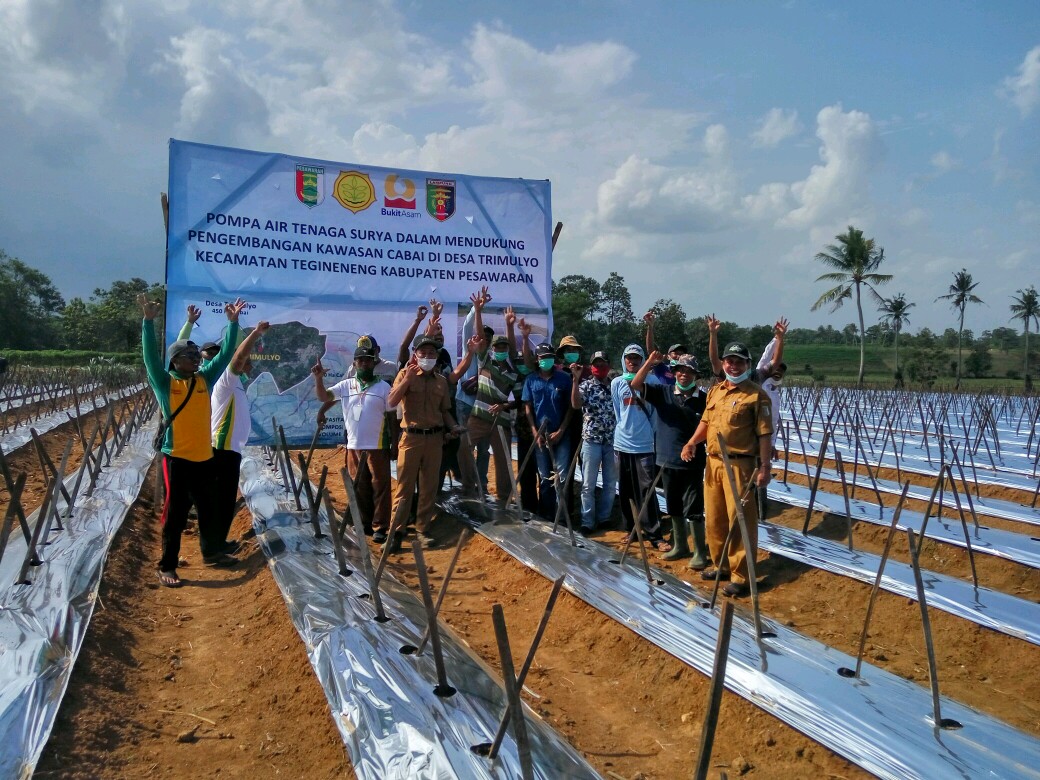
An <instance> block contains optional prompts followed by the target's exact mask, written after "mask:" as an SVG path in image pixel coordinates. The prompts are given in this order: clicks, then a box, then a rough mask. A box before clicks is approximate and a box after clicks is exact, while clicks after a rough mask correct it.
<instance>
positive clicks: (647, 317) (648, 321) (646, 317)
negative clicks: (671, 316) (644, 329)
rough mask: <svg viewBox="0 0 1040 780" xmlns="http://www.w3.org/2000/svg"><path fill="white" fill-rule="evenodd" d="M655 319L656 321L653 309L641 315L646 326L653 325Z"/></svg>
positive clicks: (655, 313)
mask: <svg viewBox="0 0 1040 780" xmlns="http://www.w3.org/2000/svg"><path fill="white" fill-rule="evenodd" d="M655 319H657V312H655V311H654V310H653V309H651V310H650V311H648V312H647V313H646V314H644V315H643V322H645V323H646V324H647V325H653V324H654V320H655Z"/></svg>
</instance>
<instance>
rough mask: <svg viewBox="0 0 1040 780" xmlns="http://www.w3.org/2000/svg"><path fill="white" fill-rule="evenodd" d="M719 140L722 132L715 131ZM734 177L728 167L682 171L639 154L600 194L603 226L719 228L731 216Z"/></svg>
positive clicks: (644, 229) (672, 229) (671, 229)
mask: <svg viewBox="0 0 1040 780" xmlns="http://www.w3.org/2000/svg"><path fill="white" fill-rule="evenodd" d="M712 135H713V137H714V138H715V141H716V142H718V140H719V139H718V137H717V134H712ZM733 186H734V182H733V181H732V176H731V175H730V173H729V171H728V170H726V169H722V170H719V171H706V170H693V169H688V170H678V169H675V168H669V167H667V166H663V165H656V164H654V163H651V162H650V161H649V160H647V159H645V158H641V157H637V156H635V155H633V156H631V157H629V158H628V159H627V160H625V162H624V163H622V164H621V166H620V167H619V168H618V169H617V170H616V171H615V172H614V175H613V176H612V177H611V178H609V179H607V180H606V181H604V182H603V183H602V184H601V185H600V187H599V191H598V193H597V197H596V204H597V209H598V216H599V219H600V221H601V222H602V223H603V224H604V225H608V226H611V227H613V228H615V229H616V228H618V227H626V228H630V229H632V230H635V231H637V232H645V233H684V232H702V231H708V232H710V231H713V230H717V229H719V228H721V227H724V226H725V225H727V224H729V223H730V222H731V221H732V215H731V212H732V209H733V206H734V203H735V196H734V192H733Z"/></svg>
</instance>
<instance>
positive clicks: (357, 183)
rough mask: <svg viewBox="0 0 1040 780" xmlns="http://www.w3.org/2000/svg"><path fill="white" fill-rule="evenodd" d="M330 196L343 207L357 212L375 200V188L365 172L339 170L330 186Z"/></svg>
mask: <svg viewBox="0 0 1040 780" xmlns="http://www.w3.org/2000/svg"><path fill="white" fill-rule="evenodd" d="M332 197H334V198H335V199H336V200H337V201H339V205H341V206H342V207H343V208H345V209H347V210H348V211H351V212H353V213H354V214H357V213H358V212H359V211H364V210H365V209H367V208H368V207H369V206H371V205H372V204H373V203H375V202H376V188H375V187H374V186H372V179H370V178H369V176H368V174H367V173H361V171H340V172H339V176H338V177H336V183H335V184H334V185H333V187H332Z"/></svg>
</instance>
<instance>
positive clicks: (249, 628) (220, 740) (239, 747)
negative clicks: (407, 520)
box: [33, 441, 1040, 780]
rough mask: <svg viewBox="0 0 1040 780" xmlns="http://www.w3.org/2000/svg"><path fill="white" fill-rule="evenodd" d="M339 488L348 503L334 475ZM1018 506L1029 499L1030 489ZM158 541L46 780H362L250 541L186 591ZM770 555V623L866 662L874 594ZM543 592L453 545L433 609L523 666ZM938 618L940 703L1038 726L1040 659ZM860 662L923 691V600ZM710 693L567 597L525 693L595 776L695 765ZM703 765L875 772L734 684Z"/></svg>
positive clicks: (136, 521) (440, 565)
mask: <svg viewBox="0 0 1040 780" xmlns="http://www.w3.org/2000/svg"><path fill="white" fill-rule="evenodd" d="M63 444H64V442H63V441H62V443H61V445H55V446H57V447H58V448H59V449H60V446H63ZM33 457H35V456H33ZM58 457H60V451H59V453H58ZM314 463H315V466H316V467H317V468H318V469H320V468H321V465H322V464H324V463H327V464H328V465H329V467H330V470H332V471H334V472H336V473H338V471H339V468H340V467H341V466H342V463H343V453H342V450H326V451H319V452H317V453H316V454H315V458H314ZM329 484H330V487H331V489H332V492H333V496H334V498H335V503H336V504H337V506H338V507H339V508H342V507H343V504H344V496H343V488H342V485H341V484H340V482H339V479H338V478H332V479H330V480H329ZM492 484H493V480H492ZM148 485H149V486H150V483H148ZM149 486H146V489H145V491H144V494H145V496H148V495H150V492H151V491H150V487H149ZM1002 497H1005V498H1009V497H1011V496H1006V495H1005V496H1002ZM891 498H892V499H893V500H894V497H891ZM1017 498H1018V500H1022V501H1025V503H1028V501H1029V500H1030V499H1031V496H1030V497H1029V498H1022V497H1021V496H1017ZM803 518H804V511H803V510H798V509H792V508H783V507H780V506H777V505H774V506H773V508H772V511H771V517H770V519H771V520H773V521H775V522H780V523H783V524H786V525H791V526H793V527H798V528H800V527H801V522H802V519H803ZM248 520H249V518H248V513H246V512H244V511H243V512H240V513H239V516H238V518H237V519H236V528H237V530H238V532H239V533H246V532H247V531H248ZM813 527H814V531H813V533H818V534H820V535H822V536H826V537H828V538H832V539H836V540H843V539H844V534H845V521H844V518H836V517H831V516H828V517H821V516H819V515H817V516H815V517H814V518H813ZM458 532H459V528H458V527H457V526H456V525H455V524H454V523H453V522H452V521H450V520H449V519H446V518H445V519H441V520H438V522H437V523H435V525H434V535H435V537H436V538H437V540H438V541H439V542H440V543H441V544H440V545H439V547H438V548H437V549H433V550H430V551H429V552H428V553H427V563H428V566H429V567H430V569H431V574H430V578H431V586H432V587H434V588H436V587H438V586H439V584H440V578H441V576H442V575H443V572H444V571H445V569H446V567H447V564H448V559H449V558H450V556H451V553H452V545H453V543H454V541H455V539H456V538H457V534H458ZM884 534H885V529H883V528H881V527H878V526H870V525H868V524H863V523H860V524H856V525H855V527H854V540H855V544H856V546H857V548H862V549H868V550H871V551H875V552H876V551H880V549H881V545H882V544H883V543H884ZM594 538H595V539H596V541H599V542H602V543H605V544H610V545H614V546H617V547H620V546H621V545H622V544H623V538H624V535H623V534H622V533H621V532H620V531H605V532H602V533H598V534H597V535H596V536H595V537H594ZM158 544H159V542H158V527H157V523H156V521H155V519H154V518H153V517H152V515H151V507H150V505H149V504H148V501H147V498H145V499H143V500H142V501H139V502H138V504H137V505H136V506H135V507H134V509H133V511H132V513H131V515H130V516H129V517H128V518H127V522H126V524H125V525H124V527H123V529H122V531H121V532H120V533H119V535H118V536H117V538H116V540H115V543H114V545H113V550H112V553H111V555H110V558H109V561H108V564H107V566H106V572H105V578H104V582H103V583H102V588H101V603H100V604H99V607H98V610H97V611H96V613H95V617H94V620H93V621H92V624H91V627H90V630H89V633H88V637H87V641H86V645H85V646H84V649H83V652H82V653H81V656H80V659H79V661H78V662H77V665H76V669H75V671H74V673H73V679H72V683H71V685H70V688H69V693H68V695H67V697H66V700H65V702H64V704H63V705H62V711H61V713H60V714H59V720H58V723H57V725H56V727H55V730H54V734H53V736H52V738H51V740H50V743H49V744H48V746H47V749H46V750H45V753H44V757H43V760H42V761H41V763H40V768H39V772H38V773H37V774H38V775H39V776H41V777H46V776H62V777H75V778H80V777H82V778H86V777H91V778H93V777H106V778H107V777H114V778H121V777H169V778H179V777H185V778H187V777H192V776H198V775H200V774H201V775H202V776H217V775H219V776H220V777H272V776H281V775H285V776H293V777H296V776H299V777H333V776H337V777H338V776H351V775H352V772H351V769H350V767H349V762H348V760H347V757H346V753H345V750H344V748H343V745H342V742H341V740H340V737H339V734H338V732H337V731H336V729H335V727H334V724H333V722H332V719H331V717H330V714H329V709H328V705H327V703H326V701H325V699H324V695H323V693H322V691H321V689H320V687H319V686H318V683H317V681H316V679H315V678H314V675H313V672H312V671H311V669H310V666H309V664H308V662H307V659H306V656H305V653H304V651H303V647H302V644H301V642H300V640H299V638H298V636H297V634H296V633H295V630H294V629H293V627H292V625H291V622H290V621H289V617H288V613H287V611H286V609H285V607H284V604H283V603H282V600H281V596H280V594H279V592H278V589H277V586H276V585H275V584H274V582H273V580H272V579H271V577H270V574H269V572H268V569H267V567H266V564H265V562H264V561H263V558H262V555H261V553H260V552H259V550H256V549H252V550H251V551H250V552H249V553H248V554H246V555H245V556H244V561H243V563H241V564H240V565H239V567H238V569H237V570H231V571H215V570H209V569H203V568H202V567H201V566H199V565H198V563H199V561H198V559H199V554H198V549H197V544H196V543H195V540H194V539H193V538H191V537H188V538H186V539H185V544H184V548H183V549H184V550H185V551H186V553H187V554H188V556H189V558H192V559H193V560H192V565H190V566H189V567H187V568H184V569H182V570H181V576H182V577H183V578H184V579H185V580H186V582H185V586H184V587H183V588H182V589H180V590H169V589H164V588H159V587H158V584H157V581H156V580H155V574H154V561H155V559H156V558H157V554H158V553H157V551H158ZM900 545H901V546H900ZM894 555H895V557H896V558H898V559H900V560H903V561H907V560H908V558H907V550H906V543H905V537H902V539H901V540H900V539H899V538H897V549H896V552H895V553H894ZM759 559H760V564H759V565H760V575H763V576H764V577H765V580H764V582H763V589H762V597H761V604H762V609H763V611H764V613H765V614H767V615H770V616H771V617H773V618H775V619H777V620H780V621H782V622H785V623H786V624H787V625H790V626H792V627H793V628H795V629H796V630H798V631H801V632H803V633H805V634H807V635H809V636H812V637H814V638H816V639H818V640H820V641H822V642H825V643H827V644H829V645H833V646H835V647H838V648H840V649H842V650H844V651H845V652H849V653H854V652H855V650H856V647H857V646H858V641H859V632H860V629H861V621H862V617H863V615H864V612H865V608H866V602H867V598H868V596H869V592H870V588H869V586H867V585H863V584H860V583H857V582H854V581H852V580H849V579H846V578H843V577H838V576H835V575H831V574H827V573H824V572H821V571H818V570H814V569H811V568H808V567H805V566H802V565H800V564H796V563H793V562H791V561H788V560H786V559H783V558H780V557H776V556H767V555H764V554H762V555H760V556H759ZM651 562H652V563H653V564H654V565H656V566H660V567H662V568H668V569H671V570H672V571H673V572H674V573H675V574H677V575H678V576H680V577H682V578H683V579H685V580H687V581H689V582H691V583H692V584H694V585H695V586H697V587H701V588H703V590H704V592H705V593H707V592H708V588H707V586H706V585H702V583H701V582H700V580H699V579H698V578H697V577H696V575H695V573H693V572H691V571H690V570H689V569H687V568H686V565H685V564H686V562H685V561H676V562H667V561H663V560H661V559H660V557H659V555H657V554H656V553H652V554H651ZM977 562H978V564H979V576H980V579H981V581H982V584H984V585H986V586H988V587H993V588H996V589H999V590H1004V591H1006V592H1009V593H1013V594H1014V595H1016V596H1019V597H1021V598H1027V599H1029V600H1031V601H1036V600H1037V597H1038V594H1040V574H1038V573H1037V572H1036V571H1034V570H1031V569H1027V568H1025V567H1022V566H1018V565H1016V564H1014V563H1010V562H1007V561H999V560H997V559H994V558H992V557H989V556H977ZM922 563H923V565H924V566H925V567H926V568H930V569H933V570H936V571H943V572H946V573H949V574H953V575H955V576H960V577H966V576H968V568H967V564H966V554H965V553H964V551H962V550H958V549H955V548H952V547H949V546H946V545H940V544H938V543H934V542H927V541H926V542H925V544H924V547H923V556H922ZM390 571H391V572H392V573H393V574H394V576H396V577H398V578H399V579H401V580H402V581H404V582H406V583H407V584H409V585H410V586H412V587H413V588H417V587H418V582H417V577H416V576H415V567H414V563H413V562H412V560H411V556H410V555H400V556H396V557H394V558H393V559H392V563H391V565H390ZM550 587H551V583H549V582H548V581H547V580H545V579H543V578H542V577H541V576H539V575H537V574H535V573H534V572H531V571H529V570H527V569H526V568H524V567H523V566H521V565H520V564H519V563H517V562H515V561H514V560H513V559H512V558H510V557H509V556H507V555H506V554H505V553H503V552H501V551H500V550H498V549H497V548H496V547H494V546H493V545H491V544H490V543H489V542H487V541H486V540H484V539H482V538H481V537H479V536H478V537H474V538H473V539H472V540H471V541H470V543H469V545H468V547H467V548H466V550H465V551H464V552H463V554H462V557H461V559H460V563H459V568H458V569H457V573H456V575H455V578H454V579H453V582H452V585H451V587H450V589H449V592H448V596H447V599H446V600H445V604H444V607H443V611H442V617H443V619H444V620H445V621H446V622H447V623H448V624H449V625H450V626H451V628H452V629H453V630H454V631H456V632H457V633H458V634H459V635H460V636H461V637H463V638H464V639H465V640H466V641H467V642H468V643H469V644H470V645H471V647H472V648H473V649H474V651H475V652H476V653H478V654H479V655H480V656H481V657H483V658H484V659H485V660H486V661H487V662H488V663H490V664H491V665H492V666H494V667H496V668H497V667H498V666H499V660H498V654H497V647H496V643H495V637H494V631H493V627H492V623H491V606H492V604H494V603H501V604H502V605H503V607H504V609H505V613H506V619H507V622H508V624H509V631H510V637H511V638H512V641H513V644H514V656H522V654H523V653H524V652H526V645H527V643H528V642H529V640H530V637H531V636H532V634H533V632H534V629H535V626H536V625H537V622H538V620H539V619H540V617H541V613H542V609H543V607H544V605H545V601H546V599H547V598H548V594H549V590H550ZM930 618H931V621H932V627H933V631H934V635H935V642H936V647H937V652H938V656H939V657H938V663H939V672H938V673H939V680H940V684H941V688H942V691H943V693H944V694H946V695H949V696H951V697H953V698H955V699H958V700H960V701H962V702H965V703H967V704H969V705H971V706H974V707H977V708H978V709H980V710H982V711H984V712H987V713H990V714H992V715H994V716H995V717H998V718H1002V719H1003V720H1006V721H1008V722H1009V723H1012V724H1013V725H1015V726H1017V727H1018V728H1020V729H1023V730H1025V731H1027V732H1030V733H1032V734H1034V735H1040V706H1038V705H1037V704H1036V702H1037V701H1040V677H1038V676H1037V675H1036V673H1035V669H1036V667H1037V665H1038V662H1040V648H1038V647H1036V646H1034V645H1031V644H1028V643H1025V642H1022V641H1020V640H1015V639H1011V638H1008V637H1004V636H1002V635H999V634H997V633H995V632H992V631H989V630H987V629H982V628H979V627H976V626H975V625H973V624H970V623H967V622H965V621H963V620H959V619H957V618H954V617H952V616H950V615H947V614H945V613H942V612H938V611H935V610H933V611H931V613H930ZM867 654H868V657H867V660H868V661H869V662H870V663H872V664H875V665H877V666H879V667H882V668H884V669H887V670H888V671H891V672H893V673H896V674H900V675H902V676H904V677H906V678H908V679H912V680H914V681H916V682H918V683H919V684H920V685H922V686H927V684H928V682H927V664H926V660H925V655H924V642H923V637H922V633H921V621H920V613H919V608H918V606H917V604H916V603H914V602H911V601H909V600H907V599H905V598H900V597H896V596H892V595H889V594H885V593H882V594H881V595H880V596H879V600H878V604H877V606H876V608H875V615H874V619H873V623H872V629H871V634H870V640H869V642H868V648H867ZM517 660H520V659H518V658H514V661H517ZM707 685H708V681H707V678H705V677H704V676H702V675H701V674H699V673H698V672H695V671H694V670H693V669H691V668H689V667H688V666H686V665H685V664H683V663H681V662H679V661H678V660H677V659H675V658H674V657H672V656H670V655H668V654H667V653H665V652H663V651H661V650H659V649H658V648H656V647H655V646H653V645H651V644H650V643H649V642H647V641H645V640H643V639H641V638H640V637H638V636H636V635H635V634H634V633H632V632H631V631H630V630H628V629H627V628H625V627H623V626H621V625H619V624H618V623H616V622H615V621H613V620H611V619H609V618H607V617H606V616H604V615H602V614H601V613H599V612H597V611H596V610H594V609H592V608H591V607H589V606H587V605H586V604H585V603H584V602H582V601H580V600H578V599H576V598H574V597H572V596H570V595H568V594H564V595H562V596H561V598H560V600H559V602H558V603H557V606H556V610H555V612H554V614H553V617H552V620H551V622H550V623H549V628H548V631H547V632H546V635H545V638H544V640H543V642H542V645H541V649H540V650H539V653H538V657H537V659H536V662H535V665H534V668H533V670H532V674H531V676H530V677H529V678H528V682H527V687H528V688H529V689H530V690H531V691H533V694H530V693H525V699H526V701H527V702H528V704H530V705H531V706H532V707H533V708H534V709H535V710H536V711H537V712H539V713H540V714H541V716H542V717H544V718H545V719H546V720H547V721H548V722H549V723H551V724H552V725H553V726H554V727H555V728H557V729H558V730H559V731H560V732H561V733H562V734H563V735H564V736H565V737H566V738H567V739H568V740H570V741H571V743H572V744H573V745H574V746H575V747H576V748H577V749H578V750H580V751H581V752H582V753H583V754H584V755H585V756H586V757H587V758H588V760H589V761H590V762H591V763H592V765H593V766H594V767H596V769H597V770H598V771H600V772H601V773H602V774H604V776H606V777H612V778H618V777H620V778H625V779H626V780H627V779H628V778H633V777H639V776H642V777H643V778H645V779H646V780H652V779H656V778H660V779H664V778H673V777H682V776H688V775H689V774H690V773H691V772H692V768H693V762H694V760H695V758H696V753H697V744H698V739H699V735H700V729H701V717H702V713H703V712H704V708H705V703H706V700H707ZM193 729H194V731H193ZM180 740H185V741H180ZM712 759H713V767H714V768H713V772H714V773H715V774H716V775H717V773H718V772H719V771H720V770H725V771H726V772H728V773H729V776H730V777H734V776H738V775H745V776H748V777H760V778H791V777H835V778H839V777H840V778H854V777H865V776H867V775H866V773H864V772H863V771H862V770H860V769H858V768H857V767H855V766H853V765H851V764H849V763H848V762H846V761H845V760H844V759H842V758H841V757H839V756H837V755H835V754H833V753H831V752H830V751H829V750H827V749H826V748H823V747H821V746H820V745H818V744H817V743H815V742H813V741H812V740H810V739H808V738H807V737H805V736H803V735H802V734H800V733H799V732H797V731H795V730H794V729H792V728H790V727H788V726H786V725H784V724H783V723H781V722H779V721H778V720H776V719H775V718H773V717H772V716H770V715H768V714H766V713H764V712H763V711H762V710H760V709H758V708H757V707H755V706H753V705H751V704H750V703H748V702H746V701H744V700H743V699H741V698H739V697H737V696H734V695H732V694H729V693H726V694H725V695H724V697H723V704H722V711H721V716H720V720H719V727H718V731H717V735H716V740H715V748H714V751H713V756H712Z"/></svg>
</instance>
